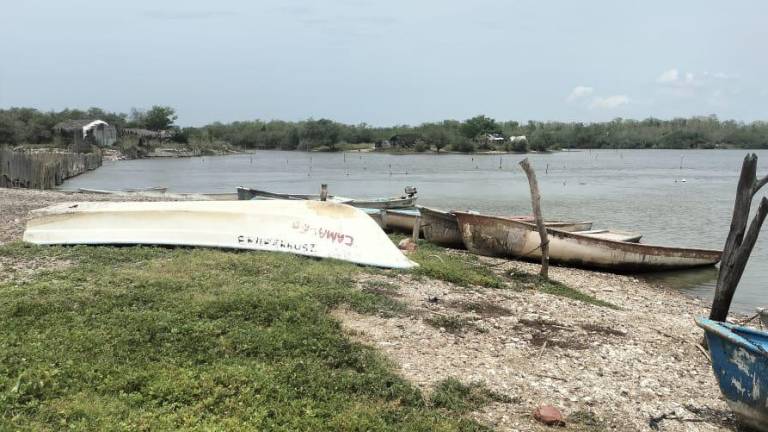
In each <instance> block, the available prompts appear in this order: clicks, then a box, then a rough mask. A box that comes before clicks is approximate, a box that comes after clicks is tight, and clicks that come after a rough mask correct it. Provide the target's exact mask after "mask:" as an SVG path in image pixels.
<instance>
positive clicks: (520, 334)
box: [0, 189, 738, 432]
mask: <svg viewBox="0 0 768 432" xmlns="http://www.w3.org/2000/svg"><path fill="white" fill-rule="evenodd" d="M116 199H119V200H139V201H144V200H158V199H167V197H165V198H161V197H151V196H150V197H148V196H140V195H136V196H120V197H115V196H110V195H88V194H77V195H68V194H63V193H60V192H52V191H30V190H19V189H0V243H3V242H8V241H13V240H18V239H20V238H21V235H22V233H23V230H24V226H25V224H26V220H27V219H28V215H29V211H30V210H32V209H36V208H41V207H45V206H47V205H50V204H54V203H59V202H70V201H106V200H116ZM456 253H461V252H456ZM481 260H482V261H483V262H485V263H486V264H487V265H489V266H490V267H491V268H493V269H494V271H495V272H497V273H498V274H500V275H504V274H507V273H508V272H509V271H512V270H514V271H517V272H526V273H531V274H533V273H535V272H537V271H538V266H537V265H535V264H528V263H522V262H516V261H504V260H497V259H491V258H481ZM67 264H68V263H66V262H57V263H48V264H47V266H66V265H67ZM40 266H46V264H45V263H35V262H30V263H13V262H10V261H8V260H7V259H6V260H5V261H0V267H2V268H3V269H4V272H5V270H11V271H12V272H13V273H14V274H16V275H17V276H18V275H22V276H23V275H25V274H27V275H30V274H32V273H33V272H34V271H35V270H37V269H38V268H40ZM550 275H551V277H552V278H553V279H555V280H557V281H560V282H562V283H564V284H566V285H568V286H570V287H572V288H575V289H578V290H580V291H582V292H584V293H587V294H590V295H592V296H594V297H597V298H598V299H600V300H604V301H607V302H610V303H612V304H614V305H616V306H618V307H619V308H620V309H619V310H614V309H611V308H607V307H600V306H595V305H591V304H586V303H582V302H579V301H576V300H571V299H568V298H564V297H559V296H554V295H549V294H544V293H541V292H538V291H536V290H532V289H522V290H514V289H486V288H479V287H474V288H464V287H459V286H456V285H453V284H450V283H446V282H442V281H438V280H433V279H427V278H416V277H414V276H412V275H410V274H397V275H396V276H390V275H386V274H375V275H374V274H366V275H365V276H362V277H361V278H360V280H359V281H358V285H359V287H360V289H365V290H369V291H375V292H377V293H378V294H381V295H388V296H392V297H393V298H395V299H396V300H398V301H400V302H403V303H404V304H405V305H406V306H407V308H408V312H407V313H404V314H402V315H398V316H393V317H383V316H369V315H360V314H357V313H354V312H351V311H348V310H337V311H335V312H334V315H335V316H336V317H337V318H338V319H339V320H341V322H342V324H343V326H344V328H345V330H346V331H347V332H348V333H349V334H350V335H351V337H352V338H354V339H356V340H358V341H362V342H363V343H366V344H369V345H372V346H375V347H376V348H378V349H379V350H380V351H381V352H383V353H384V354H385V355H386V356H387V357H389V358H390V359H391V360H392V361H393V363H394V364H395V365H396V366H397V367H398V368H399V370H400V373H402V375H403V376H404V377H406V378H407V379H409V380H410V381H412V382H413V383H414V384H415V385H417V386H419V387H420V388H421V389H422V390H423V391H425V392H426V393H429V392H430V391H431V389H432V388H433V387H434V385H435V384H436V383H437V382H439V381H441V380H443V379H446V378H449V377H451V378H457V379H459V380H461V381H463V382H466V383H469V382H483V383H485V384H486V385H487V386H488V387H489V388H490V389H491V390H494V391H496V392H499V393H502V394H504V395H507V396H509V397H510V400H511V401H512V402H509V403H494V404H492V405H490V406H488V407H486V408H484V409H482V410H481V411H480V412H476V413H474V414H473V416H474V417H475V418H476V419H477V420H479V421H481V422H483V423H484V424H487V425H489V426H491V427H494V428H497V429H498V430H503V431H528V430H533V431H538V430H549V429H551V428H548V427H545V426H542V425H540V424H539V423H537V422H536V421H535V420H533V418H532V416H531V413H532V412H533V410H534V409H535V407H536V406H538V405H540V404H543V403H547V404H552V405H554V406H556V407H558V408H559V409H560V410H561V411H562V412H563V413H564V414H565V415H566V416H571V418H572V419H573V418H579V419H582V421H581V422H570V423H569V425H568V426H567V427H566V430H597V431H600V430H612V431H614V430H615V431H635V430H636V431H649V430H661V431H702V432H703V431H734V430H738V429H737V427H736V426H735V424H734V420H733V417H732V414H731V413H730V411H729V410H728V408H727V406H726V404H725V403H724V401H723V399H722V398H721V396H720V391H719V389H718V388H717V385H716V382H715V378H714V376H713V374H712V370H711V366H710V364H709V362H708V359H707V356H706V354H705V353H704V352H703V351H702V350H701V349H700V348H699V347H698V345H697V342H698V341H699V340H700V338H701V337H702V331H701V330H700V329H699V328H698V327H696V325H695V324H694V321H693V319H694V317H696V316H701V315H706V313H707V306H708V305H707V304H705V303H703V302H702V301H700V300H697V299H691V298H687V297H685V296H683V295H681V294H678V293H676V292H672V291H669V290H664V289H663V288H661V287H659V286H654V285H652V284H649V283H647V282H644V281H640V280H638V279H636V278H633V277H629V276H619V275H613V274H607V273H598V272H589V271H583V270H576V269H568V268H559V267H553V268H551V270H550ZM0 281H2V278H0ZM441 323H443V324H441Z"/></svg>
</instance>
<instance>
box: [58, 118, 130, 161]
mask: <svg viewBox="0 0 768 432" xmlns="http://www.w3.org/2000/svg"><path fill="white" fill-rule="evenodd" d="M53 131H54V133H55V134H56V139H57V141H58V142H59V143H60V144H62V145H67V146H68V147H69V149H70V150H71V151H73V152H76V153H85V152H89V151H91V146H94V145H95V146H99V147H109V146H111V145H112V144H114V143H115V141H117V129H116V128H115V127H114V126H112V125H110V124H108V123H107V122H105V121H103V120H94V119H80V120H67V121H63V122H61V123H59V124H57V125H56V126H54V127H53Z"/></svg>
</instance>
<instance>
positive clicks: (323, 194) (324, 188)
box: [320, 183, 328, 201]
mask: <svg viewBox="0 0 768 432" xmlns="http://www.w3.org/2000/svg"><path fill="white" fill-rule="evenodd" d="M326 200H328V185H327V184H325V183H323V184H321V185H320V201H326Z"/></svg>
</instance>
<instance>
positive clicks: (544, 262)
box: [520, 158, 549, 279]
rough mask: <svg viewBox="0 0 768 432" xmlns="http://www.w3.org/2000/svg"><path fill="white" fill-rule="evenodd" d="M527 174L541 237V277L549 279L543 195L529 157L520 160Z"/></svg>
mask: <svg viewBox="0 0 768 432" xmlns="http://www.w3.org/2000/svg"><path fill="white" fill-rule="evenodd" d="M520 166H521V167H523V171H525V175H526V176H528V185H529V186H530V187H531V206H532V207H533V217H534V219H535V220H536V229H537V230H538V231H539V237H540V238H541V272H540V273H539V274H540V275H541V277H543V278H545V279H549V238H548V237H547V229H546V228H545V227H544V218H543V217H542V216H541V195H540V194H539V183H538V182H537V181H536V173H535V172H534V171H533V167H531V165H530V164H529V163H528V158H525V159H523V160H522V161H520Z"/></svg>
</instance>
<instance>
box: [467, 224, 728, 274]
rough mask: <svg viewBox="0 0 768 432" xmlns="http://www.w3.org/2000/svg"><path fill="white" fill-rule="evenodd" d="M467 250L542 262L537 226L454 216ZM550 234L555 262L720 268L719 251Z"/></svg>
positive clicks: (636, 268)
mask: <svg viewBox="0 0 768 432" xmlns="http://www.w3.org/2000/svg"><path fill="white" fill-rule="evenodd" d="M455 214H456V217H457V219H458V223H459V230H460V231H461V235H462V239H463V240H464V245H465V246H466V247H467V249H468V250H469V251H471V252H473V253H477V254H480V255H488V256H496V257H505V258H520V259H529V260H537V259H539V258H541V250H540V249H539V246H540V243H541V241H540V238H539V233H538V231H537V230H536V225H534V224H530V223H526V222H521V221H518V220H514V219H509V218H503V217H498V216H485V215H479V214H473V213H464V212H455ZM547 233H548V234H549V257H550V260H551V261H552V262H553V263H559V264H564V265H568V266H574V267H584V268H595V269H602V270H608V271H613V272H622V273H623V272H643V271H659V270H673V269H683V268H689V267H699V266H708V265H714V264H717V263H718V262H719V261H720V255H721V252H720V251H717V250H707V249H688V248H677V247H666V246H653V245H646V244H639V243H628V242H622V241H614V240H606V239H601V238H596V237H590V236H586V235H580V234H577V233H571V232H567V231H562V230H558V229H554V228H547Z"/></svg>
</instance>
